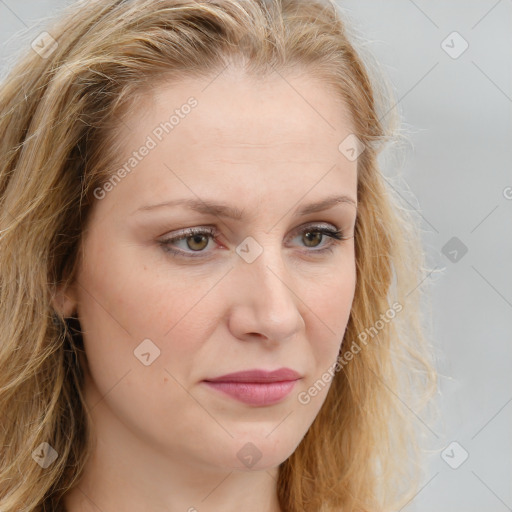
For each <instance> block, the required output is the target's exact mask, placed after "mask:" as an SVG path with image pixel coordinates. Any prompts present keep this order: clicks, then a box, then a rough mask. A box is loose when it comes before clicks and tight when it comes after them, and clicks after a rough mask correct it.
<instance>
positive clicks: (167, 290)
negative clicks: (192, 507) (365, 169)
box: [67, 69, 357, 470]
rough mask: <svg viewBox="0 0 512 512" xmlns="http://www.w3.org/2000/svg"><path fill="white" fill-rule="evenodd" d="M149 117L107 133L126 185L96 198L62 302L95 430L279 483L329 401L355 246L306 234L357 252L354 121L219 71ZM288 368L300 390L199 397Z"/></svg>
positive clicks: (302, 93)
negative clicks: (67, 308)
mask: <svg viewBox="0 0 512 512" xmlns="http://www.w3.org/2000/svg"><path fill="white" fill-rule="evenodd" d="M146 100H147V101H146V103H145V105H140V108H137V109H135V110H132V111H131V112H130V113H129V114H128V116H127V118H126V119H125V123H122V122H120V124H119V130H118V135H117V136H118V140H119V142H120V144H121V145H122V147H123V151H122V152H121V154H119V160H118V162H116V165H117V167H116V169H121V168H122V167H123V166H125V167H124V172H123V171H119V172H117V178H113V179H112V180H111V182H110V185H107V186H105V187H103V188H102V189H101V190H97V191H96V193H95V194H96V196H97V198H98V199H97V201H96V203H95V205H94V208H93V210H92V212H91V217H90V218H89V224H88V227H87V230H86V231H85V232H84V244H83V261H82V265H81V266H80V268H79V273H78V278H77V282H76V283H75V286H74V287H73V288H72V289H70V290H68V292H67V296H68V297H69V298H71V299H72V300H73V301H74V304H75V305H76V306H77V313H78V318H79V320H80V323H81V326H82V330H83V333H84V335H83V336H84V344H85V351H86V355H87V365H88V367H87V372H88V373H87V380H86V397H87V400H88V401H89V402H90V405H91V407H92V408H93V411H92V416H93V418H94V424H95V425H96V428H97V429H98V432H104V433H105V432H107V431H108V432H109V434H108V435H109V438H110V439H123V440H127V439H130V442H132V443H133V446H134V447H135V446H137V447H138V448H140V447H144V448H143V449H144V450H147V451H151V452H154V453H157V454H158V455H159V456H164V457H166V458H167V459H168V460H172V461H177V462H178V463H179V464H181V465H183V464H188V465H193V466H195V467H196V468H198V467H203V468H210V469H212V468H216V469H219V468H223V469H241V470H247V469H264V468H271V467H276V466H278V465H279V464H280V463H281V462H283V461H284V460H285V459H287V458H288V457H289V456H290V455H291V454H292V453H293V451H294V450H295V448H296V447H297V445H298V444H299V443H300V441H301V439H302V438H303V436H304V435H305V434H306V432H307V430H308V428H309V427H310V425H311V423H312V422H313V420H314V419H315V417H316V415H317V414H318V412H319V409H320V407H321V405H322V403H323V402H324V400H325V398H326V395H327V391H328V389H329V387H330V382H328V383H325V382H324V381H322V375H323V374H325V372H326V371H327V370H329V368H331V367H332V366H333V365H334V363H335V362H336V358H337V355H338V352H339V350H340V345H341V342H342V338H343V335H344V332H345V328H346V325H347V322H348V318H349V314H350V310H351V306H352V300H353V296H354V288H355V254H354V241H353V239H352V238H347V239H344V240H339V241H338V240H336V239H335V238H332V237H329V236H328V235H325V234H322V232H321V231H318V229H319V228H321V229H324V230H328V231H336V230H341V231H342V232H343V235H344V236H345V237H351V236H352V235H353V228H354V223H355V219H356V205H355V202H356V199H357V173H356V165H357V161H356V160H354V159H353V158H347V157H346V156H344V153H343V152H342V150H340V148H339V146H340V144H341V143H342V142H343V141H344V140H345V139H346V137H347V136H349V135H350V134H351V132H352V130H353V129H352V127H351V124H350V119H349V117H348V115H347V111H346V110H345V107H344V105H343V103H341V102H340V101H339V100H338V99H337V97H336V96H335V95H334V93H333V92H332V91H331V90H330V89H327V88H326V87H325V86H324V85H323V84H321V83H320V82H317V81H315V80H314V79H313V78H309V77H307V76H300V77H298V76H295V77H291V76H285V75H280V74H277V73H275V74H273V75H272V76H271V77H270V78H267V79H265V80H261V79H259V80H256V79H252V80H251V79H249V78H247V77H246V76H244V75H243V74H242V73H241V72H238V71H235V70H234V69H228V70H226V71H225V72H224V73H223V74H221V75H220V76H217V78H214V77H212V78H210V79H209V80H204V81H200V80H198V79H190V80H187V81H183V82H182V83H179V84H173V85H166V86H159V87H158V88H156V89H155V91H154V95H153V96H149V93H148V96H147V98H146ZM349 140H350V139H349ZM344 144H345V145H346V142H345V143H344ZM342 147H344V145H343V144H342ZM144 148H145V149H144ZM344 151H345V153H346V148H345V150H344ZM340 196H345V199H344V200H342V201H334V202H329V203H328V204H327V205H324V207H323V208H322V207H320V209H318V210H317V209H316V208H314V205H318V204H320V203H321V202H322V201H325V200H327V199H329V198H333V197H340ZM351 200H352V201H353V202H354V204H351V203H350V201H351ZM165 203H169V204H167V205H165ZM170 203H174V204H170ZM213 204H215V206H212V205H213ZM157 205H160V206H157ZM207 206H209V211H207V210H208V208H207ZM308 209H309V211H308ZM302 210H305V211H304V212H302V213H301V211H302ZM189 228H194V229H195V230H196V231H197V232H199V234H198V233H197V232H196V233H195V235H194V234H188V235H186V233H185V234H184V232H185V230H187V229H189ZM185 235H186V236H187V237H188V238H185ZM179 237H183V238H181V239H179ZM172 239H174V241H173V240H172ZM164 241H165V244H164ZM282 368H288V369H290V370H293V371H295V372H296V373H297V376H298V379H297V380H295V381H292V382H289V379H290V376H289V375H288V376H287V375H277V376H276V379H277V380H278V381H284V380H288V382H287V383H286V382H281V383H277V384H276V383H273V384H269V383H267V384H262V383H261V382H259V383H257V382H256V381H258V378H257V377H255V376H254V375H253V376H249V377H246V380H248V381H250V383H247V382H246V383H245V384H240V382H238V383H236V382H235V383H233V382H232V381H233V379H230V378H224V379H221V380H223V383H219V382H217V384H211V383H210V384H209V383H207V382H205V381H207V380H210V379H217V378H219V377H222V376H224V375H226V374H231V373H234V372H243V371H247V370H263V371H269V372H270V371H274V370H278V369H282ZM228 381H230V382H231V383H228ZM318 382H320V384H321V385H320V386H319V385H318ZM315 383H316V384H317V389H320V391H318V392H317V393H316V395H315V396H312V397H311V400H310V401H308V403H304V402H305V400H304V399H303V400H300V399H299V396H302V397H304V392H307V390H308V389H309V388H310V387H311V386H314V385H315ZM301 393H302V395H301ZM105 435H106V434H105ZM134 449H135V448H134ZM138 453H142V452H139V451H138Z"/></svg>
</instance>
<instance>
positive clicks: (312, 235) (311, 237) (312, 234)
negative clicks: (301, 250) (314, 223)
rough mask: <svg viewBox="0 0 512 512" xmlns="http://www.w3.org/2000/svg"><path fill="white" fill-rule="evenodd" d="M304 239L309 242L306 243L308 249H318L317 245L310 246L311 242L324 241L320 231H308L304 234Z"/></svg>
mask: <svg viewBox="0 0 512 512" xmlns="http://www.w3.org/2000/svg"><path fill="white" fill-rule="evenodd" d="M304 237H305V238H306V240H307V241H308V243H306V246H307V247H316V245H315V244H313V245H309V242H311V241H313V242H314V241H315V240H316V241H318V242H319V243H320V241H321V240H322V233H320V232H319V231H306V233H304Z"/></svg>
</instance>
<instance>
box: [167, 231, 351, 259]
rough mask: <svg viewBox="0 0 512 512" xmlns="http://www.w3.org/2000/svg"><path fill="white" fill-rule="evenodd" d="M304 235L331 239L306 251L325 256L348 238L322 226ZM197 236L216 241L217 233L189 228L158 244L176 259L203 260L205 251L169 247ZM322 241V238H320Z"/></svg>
mask: <svg viewBox="0 0 512 512" xmlns="http://www.w3.org/2000/svg"><path fill="white" fill-rule="evenodd" d="M304 233H322V235H326V236H327V237H329V238H331V241H330V242H329V244H328V245H327V246H326V247H323V248H322V249H312V250H311V251H306V252H309V253H313V254H326V253H329V252H332V250H333V248H334V246H335V245H336V244H338V243H339V242H341V241H343V240H347V239H348V238H349V237H344V236H343V232H342V231H341V230H338V229H329V228H326V227H323V226H308V227H307V228H304V229H303V230H302V231H300V232H299V233H298V234H299V235H303V234H304ZM197 235H209V236H210V237H212V238H213V239H214V240H215V241H218V239H217V236H218V232H217V230H216V229H215V228H189V229H186V230H184V231H182V233H181V234H179V235H177V236H174V237H170V238H167V239H165V240H160V241H159V244H160V246H161V247H162V249H163V250H164V251H165V252H167V253H170V254H172V255H175V256H178V257H184V258H204V257H206V256H204V254H205V251H204V250H202V251H192V252H189V251H182V250H176V249H173V248H172V247H171V244H172V243H175V242H179V241H180V240H186V239H187V238H190V237H193V236H197ZM322 241H323V238H322Z"/></svg>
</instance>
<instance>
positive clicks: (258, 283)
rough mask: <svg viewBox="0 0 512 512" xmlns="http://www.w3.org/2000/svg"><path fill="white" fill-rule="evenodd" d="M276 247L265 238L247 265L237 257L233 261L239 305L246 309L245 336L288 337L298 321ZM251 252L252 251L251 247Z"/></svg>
mask: <svg viewBox="0 0 512 512" xmlns="http://www.w3.org/2000/svg"><path fill="white" fill-rule="evenodd" d="M241 245H243V244H241ZM258 245H260V244H258ZM278 245H279V246H277V245H276V243H275V240H273V237H267V240H266V243H265V244H263V245H260V247H261V249H260V254H259V255H258V256H257V257H256V258H255V259H254V261H252V262H251V263H249V262H248V260H245V259H244V258H243V257H241V259H240V260H239V261H238V262H237V267H238V269H237V274H238V278H239V279H240V284H241V289H242V291H241V293H242V302H243V305H244V306H245V307H246V308H249V309H250V315H249V318H250V320H249V321H248V323H247V324H246V325H245V327H244V329H245V330H246V333H249V332H250V333H259V334H263V335H264V336H266V337H268V338H271V339H276V340H278V339H285V338H288V337H290V336H292V335H293V334H294V333H295V332H296V331H297V330H298V329H300V327H301V322H302V317H301V314H300V311H299V309H298V298H297V297H296V295H295V294H294V293H293V291H292V290H293V285H292V283H291V276H290V274H289V272H288V270H287V267H286V263H285V261H284V258H283V251H282V247H281V244H278ZM251 249H252V250H255V249H256V248H255V247H254V245H253V247H252V248H251ZM251 249H250V250H251ZM250 250H249V252H250ZM239 305H240V304H239Z"/></svg>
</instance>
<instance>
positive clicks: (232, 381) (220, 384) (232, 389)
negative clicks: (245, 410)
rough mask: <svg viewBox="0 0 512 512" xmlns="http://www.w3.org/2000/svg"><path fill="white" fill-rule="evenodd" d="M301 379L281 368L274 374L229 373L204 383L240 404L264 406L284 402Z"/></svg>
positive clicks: (251, 371) (250, 371)
mask: <svg viewBox="0 0 512 512" xmlns="http://www.w3.org/2000/svg"><path fill="white" fill-rule="evenodd" d="M301 378H302V377H301V375H300V374H298V373H297V372H295V371H294V370H291V369H290V368H280V369H279V370H275V371H272V372H267V371H265V370H249V371H245V372H236V373H229V374H227V375H222V376H221V377H215V378H212V379H206V380H205V381H204V382H205V383H206V384H207V385H208V386H210V387H212V388H214V389H216V390H217V391H221V392H222V393H225V394H227V395H229V396H231V397H232V398H235V399H236V400H239V401H240V402H244V403H246V404H249V405H260V406H263V405H271V404H275V403H277V402H280V401H281V400H283V399H284V398H285V397H286V396H287V395H288V394H289V393H290V392H291V390H292V389H293V387H294V386H295V383H296V382H297V380H299V379H301Z"/></svg>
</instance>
